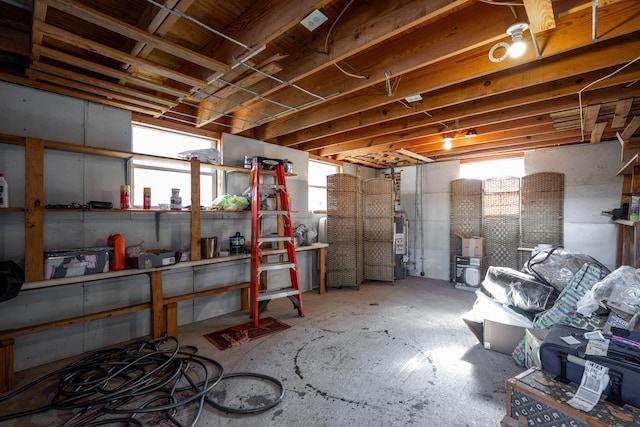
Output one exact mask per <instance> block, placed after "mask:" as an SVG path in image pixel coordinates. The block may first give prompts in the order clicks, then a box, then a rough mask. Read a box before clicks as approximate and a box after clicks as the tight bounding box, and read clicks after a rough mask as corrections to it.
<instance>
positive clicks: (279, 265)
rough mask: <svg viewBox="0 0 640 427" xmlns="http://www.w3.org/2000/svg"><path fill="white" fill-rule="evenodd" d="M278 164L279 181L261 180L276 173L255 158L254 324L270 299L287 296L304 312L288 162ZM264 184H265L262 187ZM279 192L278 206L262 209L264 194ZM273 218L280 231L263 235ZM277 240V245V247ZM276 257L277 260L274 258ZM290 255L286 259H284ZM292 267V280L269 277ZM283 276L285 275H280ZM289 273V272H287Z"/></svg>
mask: <svg viewBox="0 0 640 427" xmlns="http://www.w3.org/2000/svg"><path fill="white" fill-rule="evenodd" d="M269 161H270V162H277V164H276V165H275V184H273V183H271V184H270V183H266V182H261V180H262V177H261V175H263V173H262V172H265V173H264V175H267V176H268V175H271V176H273V172H271V171H262V165H263V162H262V160H261V159H260V158H254V159H253V161H252V166H251V178H250V179H251V287H250V296H249V300H250V301H249V310H250V312H251V313H250V314H251V318H252V319H253V325H254V326H255V327H257V326H258V325H259V323H260V314H261V313H262V311H263V310H264V309H265V308H266V306H267V304H269V301H271V300H272V299H276V298H284V297H287V298H289V300H291V302H292V303H293V307H294V308H295V309H297V310H298V315H299V316H300V317H303V316H304V306H303V304H302V291H301V290H300V275H299V273H298V259H297V257H296V249H295V240H294V237H293V226H292V224H291V209H290V205H289V193H288V191H287V183H286V180H285V171H284V163H285V161H282V160H271V159H269ZM261 187H262V188H261ZM272 193H275V195H276V206H275V209H273V210H269V209H261V203H262V195H263V194H272ZM269 218H271V219H272V220H275V222H276V224H277V229H278V233H277V234H276V235H263V228H264V227H263V225H264V224H263V222H264V221H267V220H268V219H269ZM273 244H276V245H277V248H273ZM274 258H276V259H277V261H274ZM284 258H286V259H284ZM278 270H289V275H288V279H289V280H286V279H285V282H287V281H289V282H290V283H278V284H274V283H271V281H269V280H267V279H268V274H269V272H274V271H278ZM280 276H282V275H280ZM285 276H286V275H285Z"/></svg>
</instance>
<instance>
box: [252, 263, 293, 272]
mask: <svg viewBox="0 0 640 427" xmlns="http://www.w3.org/2000/svg"><path fill="white" fill-rule="evenodd" d="M287 268H296V263H295V262H289V261H285V262H270V263H267V264H260V265H258V272H261V271H273V270H284V269H287Z"/></svg>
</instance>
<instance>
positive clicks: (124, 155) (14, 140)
mask: <svg viewBox="0 0 640 427" xmlns="http://www.w3.org/2000/svg"><path fill="white" fill-rule="evenodd" d="M27 140H29V141H30V142H31V143H33V144H36V145H40V146H42V148H44V149H50V150H56V151H64V152H68V153H77V154H89V155H93V156H103V157H112V158H115V159H123V160H129V159H135V160H153V161H156V162H158V161H159V162H171V163H175V162H178V163H187V164H189V163H191V162H192V160H185V159H178V158H173V157H163V156H154V155H151V154H142V153H134V152H129V151H123V150H114V149H109V148H102V147H93V146H90V145H79V144H71V143H68V142H60V141H51V140H48V139H42V138H27V137H21V136H15V135H7V134H3V133H0V143H5V144H13V145H20V146H23V147H26V145H27ZM203 164H205V165H207V166H209V167H212V168H214V169H217V170H220V171H225V172H230V171H233V172H244V173H249V172H250V170H249V169H245V168H244V167H240V166H228V165H215V164H211V163H203Z"/></svg>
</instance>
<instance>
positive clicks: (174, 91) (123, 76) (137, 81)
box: [34, 46, 189, 98]
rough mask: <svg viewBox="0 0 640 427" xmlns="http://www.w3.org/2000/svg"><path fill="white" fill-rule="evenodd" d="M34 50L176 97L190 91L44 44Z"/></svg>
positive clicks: (66, 62) (40, 53) (121, 80)
mask: <svg viewBox="0 0 640 427" xmlns="http://www.w3.org/2000/svg"><path fill="white" fill-rule="evenodd" d="M34 51H36V52H38V55H39V56H44V57H47V58H51V59H55V60H56V61H59V62H62V63H64V64H69V65H73V66H76V67H81V68H83V69H85V70H88V71H93V72H94V73H98V74H102V75H104V76H108V77H113V78H115V79H119V80H120V82H121V83H122V84H124V83H130V84H132V85H135V86H138V87H144V88H147V89H150V90H153V91H157V92H160V93H166V94H167V95H171V96H174V97H178V98H182V97H186V96H187V95H189V92H187V91H184V90H179V89H175V88H172V87H170V86H165V85H160V84H157V83H154V82H152V81H149V80H145V79H141V78H139V77H135V76H132V75H130V74H127V73H125V72H124V71H119V70H115V69H113V68H110V67H106V66H104V65H100V64H96V63H95V62H92V61H87V60H85V59H82V58H78V57H77V56H73V55H69V54H66V53H64V52H60V51H57V50H54V49H51V48H48V47H44V46H34Z"/></svg>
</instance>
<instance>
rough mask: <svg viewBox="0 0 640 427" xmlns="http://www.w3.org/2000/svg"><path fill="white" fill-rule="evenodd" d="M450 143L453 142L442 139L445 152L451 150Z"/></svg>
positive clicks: (449, 139) (450, 139)
mask: <svg viewBox="0 0 640 427" xmlns="http://www.w3.org/2000/svg"><path fill="white" fill-rule="evenodd" d="M451 141H453V138H445V139H444V149H445V150H450V149H451Z"/></svg>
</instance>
